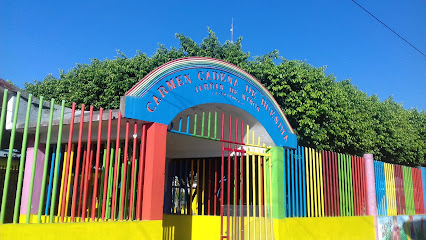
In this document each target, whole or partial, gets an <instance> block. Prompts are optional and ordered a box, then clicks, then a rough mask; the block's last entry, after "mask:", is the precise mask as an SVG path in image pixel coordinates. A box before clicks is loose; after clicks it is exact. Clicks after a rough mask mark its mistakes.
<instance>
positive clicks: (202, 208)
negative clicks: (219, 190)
mask: <svg viewBox="0 0 426 240" xmlns="http://www.w3.org/2000/svg"><path fill="white" fill-rule="evenodd" d="M205 176H206V159H203V183H202V185H201V187H202V190H201V215H205V207H204V205H205V201H204V195H205V190H206V189H205V186H206V182H205Z"/></svg>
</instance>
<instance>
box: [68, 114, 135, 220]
mask: <svg viewBox="0 0 426 240" xmlns="http://www.w3.org/2000/svg"><path fill="white" fill-rule="evenodd" d="M82 109H83V107H82ZM102 116H103V108H101V109H99V120H98V142H97V146H96V163H95V182H94V183H93V195H92V216H91V217H92V221H95V209H96V194H97V193H98V182H99V180H98V176H99V175H98V174H99V159H100V155H101V142H102ZM127 123H128V122H127ZM127 127H128V126H127ZM127 130H128V129H127ZM127 138H128V135H127ZM127 138H126V139H127ZM79 141H80V140H79ZM126 150H127V148H126ZM77 159H79V158H77ZM126 159H127V158H126ZM78 161H80V160H78ZM125 165H126V166H127V164H125ZM77 169H78V167H77V166H76V178H75V179H77V175H78V170H77ZM74 181H75V180H74ZM74 192H75V193H76V192H77V186H76V185H75V184H74ZM100 197H101V195H100V194H99V198H100ZM73 201H74V200H73ZM98 202H99V204H100V199H98ZM98 217H99V216H98Z"/></svg>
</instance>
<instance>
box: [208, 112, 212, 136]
mask: <svg viewBox="0 0 426 240" xmlns="http://www.w3.org/2000/svg"><path fill="white" fill-rule="evenodd" d="M211 117H212V113H211V112H209V122H208V125H207V137H208V138H210V125H211Z"/></svg>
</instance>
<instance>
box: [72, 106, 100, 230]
mask: <svg viewBox="0 0 426 240" xmlns="http://www.w3.org/2000/svg"><path fill="white" fill-rule="evenodd" d="M84 107H85V106H84V104H82V105H81V112H80V127H79V129H78V144H77V157H76V159H75V161H76V163H75V174H74V186H73V196H72V202H71V222H74V217H75V207H76V200H77V184H78V175H79V171H80V158H81V143H82V138H83V126H84ZM101 112H102V110H101ZM82 173H83V172H82Z"/></svg>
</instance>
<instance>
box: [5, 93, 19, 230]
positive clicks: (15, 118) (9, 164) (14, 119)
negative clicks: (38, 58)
mask: <svg viewBox="0 0 426 240" xmlns="http://www.w3.org/2000/svg"><path fill="white" fill-rule="evenodd" d="M20 99H21V93H20V92H18V93H17V94H16V103H15V111H14V113H13V124H12V132H11V134H10V142H9V154H8V155H7V165H6V176H5V177H4V186H3V197H2V201H1V211H0V223H4V214H5V211H6V200H7V190H8V188H9V178H10V166H11V164H12V153H13V146H14V143H15V134H16V122H17V121H18V112H19V100H20ZM2 111H3V110H2ZM3 127H4V126H2V129H3Z"/></svg>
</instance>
